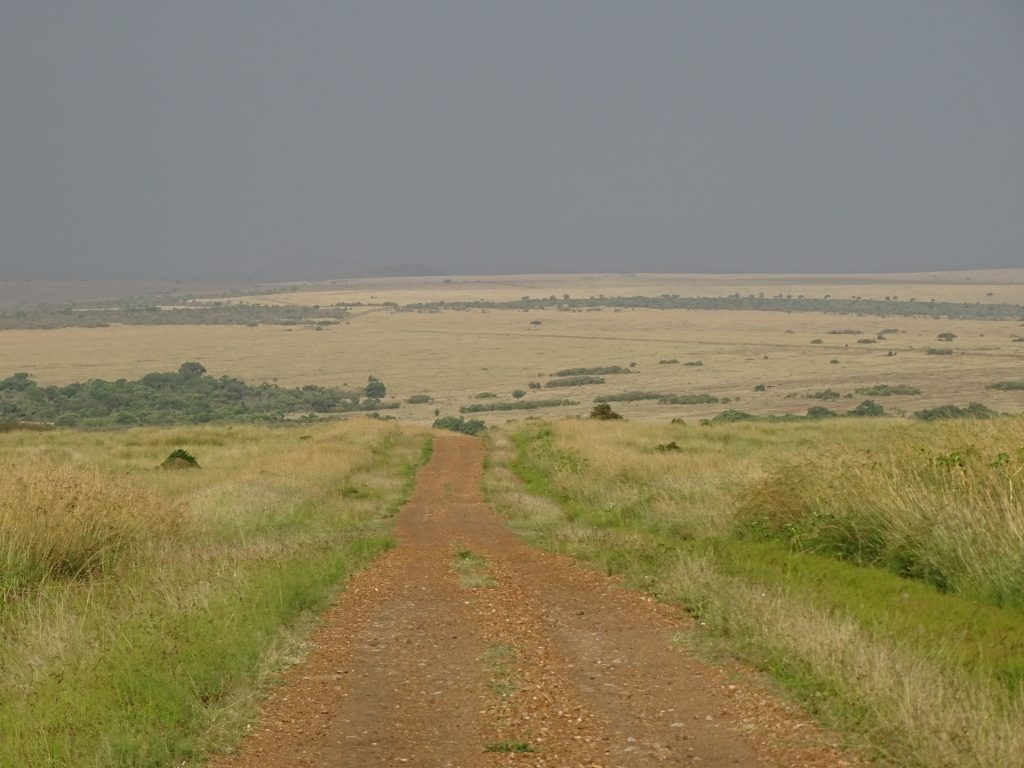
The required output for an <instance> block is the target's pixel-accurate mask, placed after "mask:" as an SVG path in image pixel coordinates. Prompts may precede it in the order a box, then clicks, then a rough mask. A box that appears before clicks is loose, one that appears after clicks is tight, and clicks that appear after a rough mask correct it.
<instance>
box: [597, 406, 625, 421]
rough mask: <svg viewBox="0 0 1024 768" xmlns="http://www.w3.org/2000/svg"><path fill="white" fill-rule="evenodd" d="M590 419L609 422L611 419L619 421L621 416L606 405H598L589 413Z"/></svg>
mask: <svg viewBox="0 0 1024 768" xmlns="http://www.w3.org/2000/svg"><path fill="white" fill-rule="evenodd" d="M590 418H592V419H599V420H601V421H610V420H612V419H621V418H622V415H621V414H618V413H616V412H615V411H613V410H612V407H611V406H610V405H608V403H598V404H597V405H595V406H594V407H593V408H592V409H591V411H590Z"/></svg>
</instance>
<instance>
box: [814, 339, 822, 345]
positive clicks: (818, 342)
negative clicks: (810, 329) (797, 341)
mask: <svg viewBox="0 0 1024 768" xmlns="http://www.w3.org/2000/svg"><path fill="white" fill-rule="evenodd" d="M824 343H825V342H823V341H822V340H821V339H811V344H824Z"/></svg>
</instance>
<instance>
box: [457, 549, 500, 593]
mask: <svg viewBox="0 0 1024 768" xmlns="http://www.w3.org/2000/svg"><path fill="white" fill-rule="evenodd" d="M452 567H453V568H454V569H455V573H456V574H457V575H458V577H459V584H460V585H462V586H463V587H466V588H467V589H479V588H480V587H496V586H498V582H497V580H496V579H495V578H494V577H493V576H492V575H491V573H490V571H489V566H488V564H487V558H486V557H483V556H482V555H477V554H474V553H473V552H471V551H469V550H468V549H458V550H456V552H455V557H454V562H453V566H452Z"/></svg>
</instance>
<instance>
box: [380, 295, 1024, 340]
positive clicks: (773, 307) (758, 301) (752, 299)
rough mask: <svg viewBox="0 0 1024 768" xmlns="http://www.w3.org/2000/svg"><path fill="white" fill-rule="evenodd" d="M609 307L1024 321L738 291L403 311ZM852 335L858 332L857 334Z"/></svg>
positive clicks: (957, 310)
mask: <svg viewBox="0 0 1024 768" xmlns="http://www.w3.org/2000/svg"><path fill="white" fill-rule="evenodd" d="M605 307H617V308H630V309H732V310H756V311H762V312H764V311H768V312H831V313H833V314H843V315H876V316H880V317H888V316H890V315H895V316H901V317H934V318H947V319H951V320H956V319H976V320H1024V306H1022V305H1020V304H995V303H993V304H968V303H965V302H953V301H917V300H915V299H906V300H903V299H896V298H895V297H886V298H883V299H867V298H863V297H860V298H851V299H836V298H832V297H830V296H825V297H822V298H820V299H816V298H810V297H806V296H781V295H780V296H764V295H763V294H757V295H754V294H750V295H748V296H741V295H740V294H738V293H734V294H731V295H729V296H679V295H677V294H665V295H662V296H591V297H589V298H585V299H584V298H579V299H575V298H566V297H564V296H563V297H562V298H558V297H557V296H548V297H547V298H543V297H541V298H535V299H534V298H530V297H529V296H523V297H522V298H521V299H518V300H513V301H484V300H480V301H435V302H425V303H418V304H406V305H404V306H402V307H400V308H399V309H400V310H401V311H405V312H437V311H440V310H442V309H449V310H466V309H513V310H531V309H564V310H571V309H601V308H605ZM853 333H859V332H856V331H854V332H853Z"/></svg>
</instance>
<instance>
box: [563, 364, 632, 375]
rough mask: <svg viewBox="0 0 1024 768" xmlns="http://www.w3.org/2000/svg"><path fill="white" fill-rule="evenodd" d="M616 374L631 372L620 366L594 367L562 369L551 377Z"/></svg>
mask: <svg viewBox="0 0 1024 768" xmlns="http://www.w3.org/2000/svg"><path fill="white" fill-rule="evenodd" d="M616 373H632V371H631V370H630V369H629V368H626V367H624V366H621V365H596V366H593V367H591V368H563V369H562V370H560V371H555V372H554V373H553V374H552V376H607V375H612V374H616Z"/></svg>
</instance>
